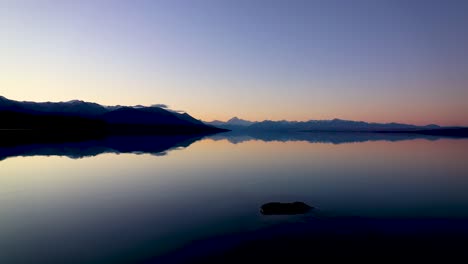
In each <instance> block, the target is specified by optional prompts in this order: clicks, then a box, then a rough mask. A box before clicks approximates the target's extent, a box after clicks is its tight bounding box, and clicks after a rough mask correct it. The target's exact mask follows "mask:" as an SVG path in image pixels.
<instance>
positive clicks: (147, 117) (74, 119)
mask: <svg viewBox="0 0 468 264" xmlns="http://www.w3.org/2000/svg"><path fill="white" fill-rule="evenodd" d="M0 120H1V121H0V129H16V130H18V129H22V130H49V131H51V130H62V131H63V130H67V131H76V130H79V131H83V130H88V131H89V130H92V131H104V130H105V131H106V132H113V133H114V132H119V133H143V132H144V133H175V134H179V133H182V134H185V133H187V134H191V133H199V132H200V133H203V132H219V131H223V130H222V129H218V128H215V127H213V126H210V125H206V124H204V123H203V122H201V121H200V120H197V119H195V118H193V117H192V116H190V115H189V114H187V113H179V112H175V111H171V110H168V109H163V108H161V107H158V106H148V107H145V106H140V105H139V106H103V105H100V104H97V103H91V102H84V101H80V100H73V101H68V102H44V103H37V102H20V101H14V100H10V99H7V98H5V97H2V96H0Z"/></svg>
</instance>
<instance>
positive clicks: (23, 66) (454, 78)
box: [0, 0, 468, 125]
mask: <svg viewBox="0 0 468 264" xmlns="http://www.w3.org/2000/svg"><path fill="white" fill-rule="evenodd" d="M467 14H468V1H463V0H460V1H456V0H452V1H451V0H447V1H443V0H440V1H435V0H414V1H410V0H404V1H403V0H391V1H390V0H389V1H384V0H355V1H348V0H342V1H339V0H322V1H321V0H317V1H314V0H304V1H299V0H298V1H293V0H288V1H286V0H264V1H254V0H236V1H229V0H216V1H215V0H185V1H181V0H167V1H158V0H153V1H151V0H148V1H145V0H133V1H131V0H128V1H120V0H113V1H111V0H80V1H76V0H74V1H72V0H57V1H52V0H30V1H27V0H2V1H0V95H2V96H5V97H7V98H10V99H14V100H20V101H23V100H27V101H68V100H72V99H80V100H85V101H92V102H97V103H101V104H105V105H117V104H120V105H137V104H142V105H152V104H160V103H161V104H167V105H169V106H170V107H171V108H173V109H174V110H183V111H187V112H188V113H190V114H191V115H192V116H194V117H196V118H199V119H203V120H207V121H210V120H214V119H219V120H227V119H229V118H231V117H233V116H238V117H240V118H244V119H250V120H257V121H260V120H265V119H269V120H282V119H287V120H310V119H332V118H341V119H352V120H362V121H370V122H393V121H395V122H404V123H414V124H430V123H436V124H441V125H468V15H467Z"/></svg>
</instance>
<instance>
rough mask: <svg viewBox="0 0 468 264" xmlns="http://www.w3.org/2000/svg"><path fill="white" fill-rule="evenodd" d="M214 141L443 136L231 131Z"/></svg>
mask: <svg viewBox="0 0 468 264" xmlns="http://www.w3.org/2000/svg"><path fill="white" fill-rule="evenodd" d="M208 138H210V139H213V140H228V141H229V142H231V143H233V144H237V143H242V142H245V141H250V140H261V141H265V142H270V141H279V142H287V141H307V142H310V143H332V144H341V143H353V142H366V141H380V140H384V141H401V140H410V139H419V138H422V139H427V140H437V139H440V138H444V137H443V136H433V135H423V134H416V133H372V132H265V131H231V132H226V133H220V134H215V135H211V136H209V137H208Z"/></svg>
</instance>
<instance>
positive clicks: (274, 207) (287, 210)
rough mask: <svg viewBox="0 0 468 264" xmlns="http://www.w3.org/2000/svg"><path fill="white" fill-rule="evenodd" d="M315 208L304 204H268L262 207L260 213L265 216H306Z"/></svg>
mask: <svg viewBox="0 0 468 264" xmlns="http://www.w3.org/2000/svg"><path fill="white" fill-rule="evenodd" d="M312 208H313V207H311V206H309V205H307V204H305V203H303V202H294V203H278V202H274V203H266V204H264V205H262V207H260V212H261V213H262V214H263V215H296V214H305V213H307V212H308V211H309V210H310V209H312Z"/></svg>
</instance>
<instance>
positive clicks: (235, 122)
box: [205, 117, 255, 130]
mask: <svg viewBox="0 0 468 264" xmlns="http://www.w3.org/2000/svg"><path fill="white" fill-rule="evenodd" d="M205 123H206V124H208V125H212V126H216V127H222V128H225V129H229V130H232V129H234V130H238V129H243V128H246V127H248V126H250V125H253V124H254V123H255V122H252V121H248V120H244V119H240V118H237V117H233V118H231V119H229V120H228V121H226V122H223V121H219V120H214V121H212V122H205Z"/></svg>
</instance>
